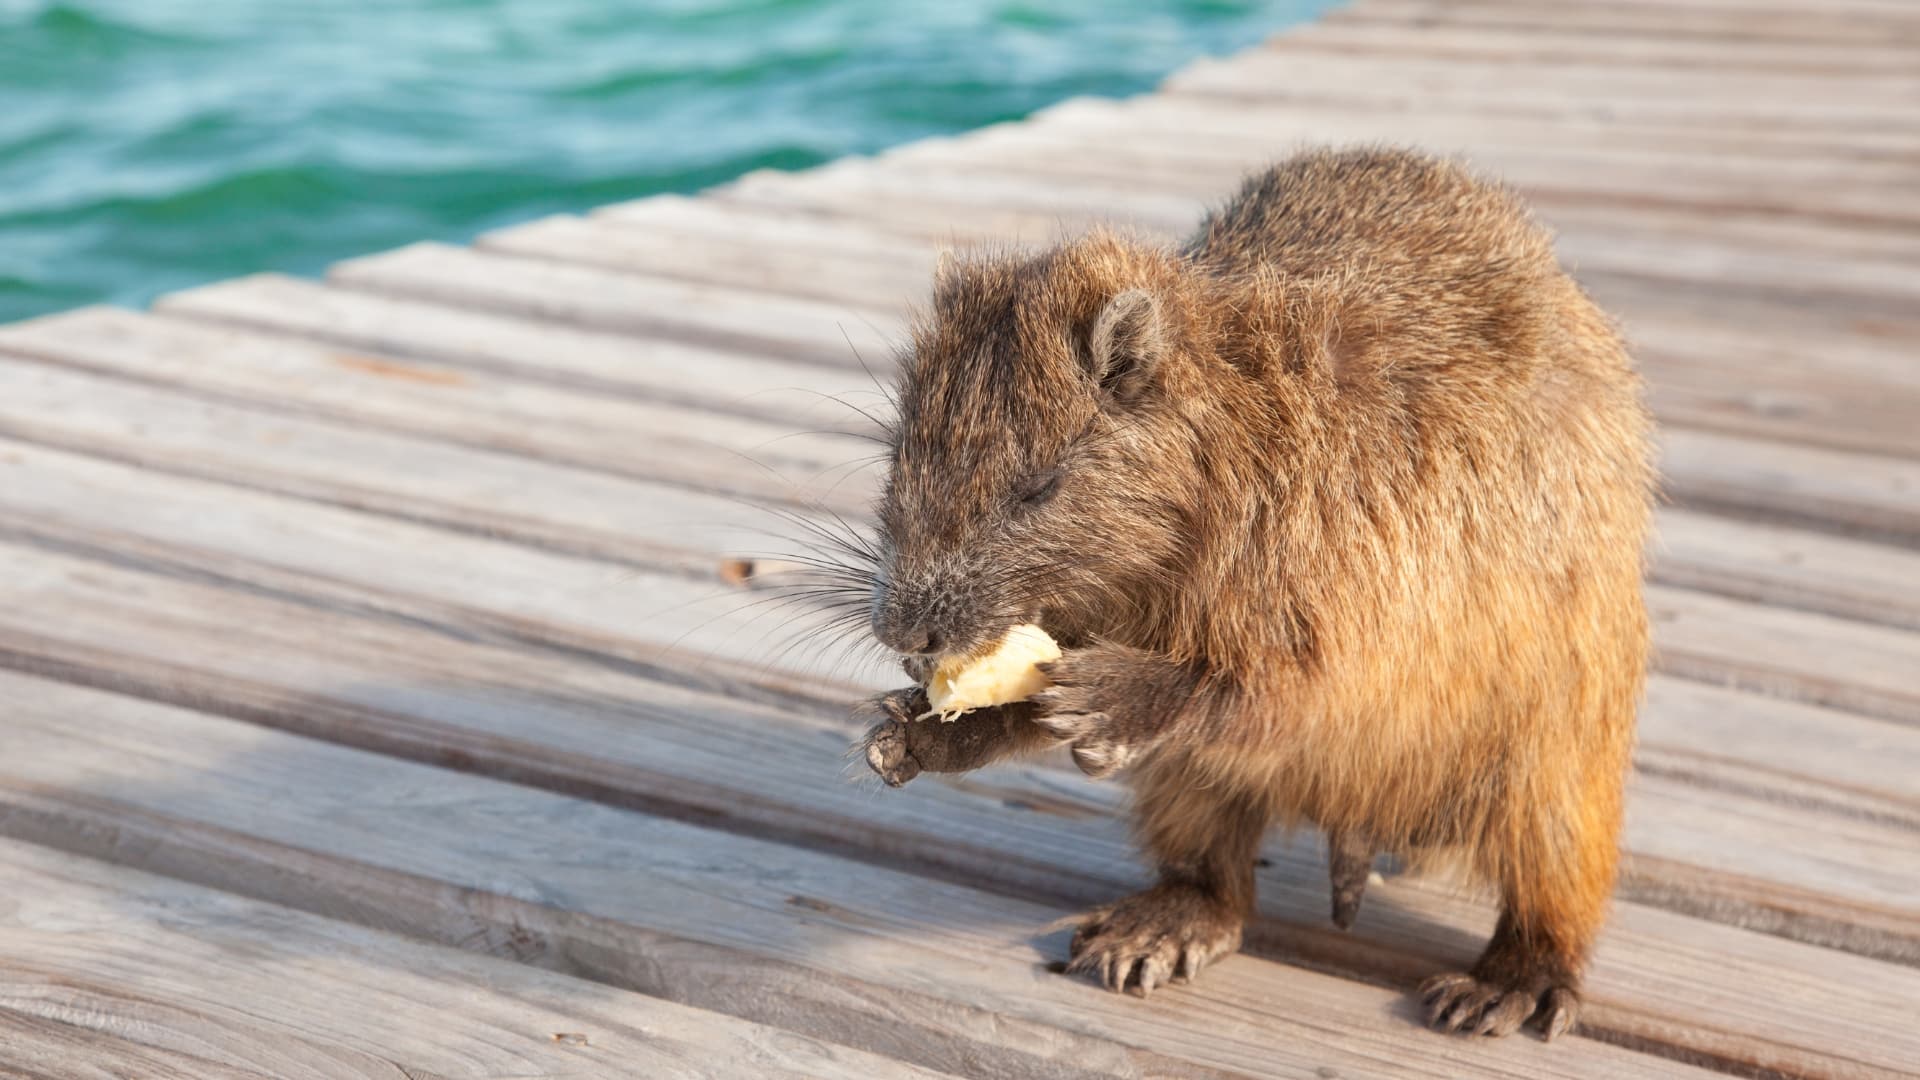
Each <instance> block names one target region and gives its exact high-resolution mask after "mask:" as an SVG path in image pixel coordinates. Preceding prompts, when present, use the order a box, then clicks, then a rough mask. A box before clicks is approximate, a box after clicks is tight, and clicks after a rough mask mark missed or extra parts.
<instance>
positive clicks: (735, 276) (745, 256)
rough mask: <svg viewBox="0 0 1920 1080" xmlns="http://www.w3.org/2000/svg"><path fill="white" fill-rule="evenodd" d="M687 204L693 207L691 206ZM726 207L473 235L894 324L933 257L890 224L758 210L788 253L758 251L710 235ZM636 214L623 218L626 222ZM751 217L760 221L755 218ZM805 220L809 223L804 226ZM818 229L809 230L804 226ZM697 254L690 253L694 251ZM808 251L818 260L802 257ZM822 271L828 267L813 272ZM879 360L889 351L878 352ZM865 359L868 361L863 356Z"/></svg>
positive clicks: (542, 254)
mask: <svg viewBox="0 0 1920 1080" xmlns="http://www.w3.org/2000/svg"><path fill="white" fill-rule="evenodd" d="M687 205H692V206H699V207H701V208H702V209H701V211H700V212H699V213H689V212H687V211H686V209H685V207H686V206H687ZM727 216H729V215H728V213H727V212H726V211H717V208H715V207H712V206H710V205H709V204H707V203H705V202H697V203H691V204H682V203H677V202H668V203H667V205H666V206H665V207H658V208H652V209H651V211H650V212H648V213H646V214H645V218H644V220H645V228H644V230H643V229H640V228H622V227H612V228H610V227H608V226H607V225H605V224H601V223H600V222H599V221H597V220H590V219H587V218H578V217H571V216H565V215H562V216H555V217H550V218H542V219H541V220H539V221H534V222H529V223H527V224H525V225H516V226H513V227H512V228H507V229H500V230H497V231H495V232H491V233H487V234H485V235H483V236H481V237H480V238H479V239H478V240H476V241H475V242H474V246H475V247H478V248H480V249H481V250H483V251H494V252H500V253H502V254H509V255H522V256H529V257H534V258H545V259H552V260H555V261H559V262H568V263H579V264H582V265H588V266H602V267H607V268H609V269H614V270H625V271H632V272H636V273H643V274H650V275H658V276H662V277H670V278H679V279H684V280H689V281H706V282H713V283H716V284H720V285H725V286H728V287H731V288H741V289H751V290H758V291H763V292H772V293H778V294H782V295H787V296H798V297H810V298H814V299H819V300H825V301H828V302H831V303H835V304H848V305H858V308H859V310H862V311H873V312H875V313H878V314H881V315H884V316H885V318H886V320H887V322H888V323H897V321H898V319H899V312H900V310H901V309H902V308H903V306H904V305H906V304H907V303H908V302H909V301H917V300H919V299H921V295H922V294H923V293H925V292H926V290H927V282H928V281H929V279H930V271H931V270H932V266H933V245H931V244H924V245H923V244H920V243H917V242H915V241H914V240H912V239H911V238H908V237H903V236H901V235H899V234H897V233H865V232H863V231H862V230H860V229H858V228H857V227H856V226H853V225H852V224H851V223H849V224H848V226H847V227H845V228H842V227H841V226H840V224H839V223H837V222H836V223H832V224H829V223H826V222H812V223H807V222H804V220H803V219H799V218H795V217H791V216H789V217H784V218H772V219H763V220H767V221H769V223H770V224H772V225H774V226H775V227H776V228H777V229H778V233H777V235H776V236H769V235H767V234H766V233H765V232H764V231H763V232H761V233H760V235H759V239H760V240H761V241H762V242H763V243H765V244H766V245H767V246H768V249H770V250H772V251H775V252H778V253H779V254H781V255H784V256H787V257H786V258H781V259H775V260H769V259H766V258H763V257H756V252H755V251H754V250H753V249H752V248H751V247H750V246H745V245H738V244H721V245H711V244H708V243H707V242H706V241H707V238H708V236H709V235H710V233H711V229H712V227H713V225H714V224H715V221H716V219H724V218H726V217H727ZM638 223H639V222H638V221H636V220H633V219H631V218H630V219H628V220H626V221H625V222H624V224H627V225H635V224H638ZM756 224H758V223H756ZM809 224H810V225H811V226H812V227H811V228H808V227H806V226H807V225H809ZM815 233H818V234H824V235H818V236H815V235H810V234H815ZM696 253H697V254H696ZM807 255H811V256H813V258H814V259H815V260H817V261H816V262H813V263H808V262H806V261H804V257H805V256H807ZM822 270H826V271H827V272H828V273H830V274H831V279H830V280H828V281H824V282H822V281H818V280H817V278H818V276H819V274H820V273H821V272H822ZM878 360H879V363H880V364H884V363H885V362H886V360H887V357H886V356H885V355H884V354H883V355H882V356H881V357H879V358H878ZM870 362H872V361H871V360H870Z"/></svg>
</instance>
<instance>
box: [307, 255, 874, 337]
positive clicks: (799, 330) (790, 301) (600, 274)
mask: <svg viewBox="0 0 1920 1080" xmlns="http://www.w3.org/2000/svg"><path fill="white" fill-rule="evenodd" d="M327 278H328V280H329V281H333V282H336V283H339V284H343V285H348V286H351V287H354V288H360V289H369V290H374V291H380V292H392V293H397V294H399V295H404V296H415V297H425V298H430V299H435V300H442V301H447V302H452V303H457V304H466V305H469V306H475V307H483V308H489V309H495V310H508V311H517V312H520V313H522V314H527V315H533V316H537V317H539V318H543V319H550V320H553V321H556V322H563V323H567V324H571V325H576V326H585V327H588V328H591V329H597V330H607V331H615V332H619V333H627V334H635V335H639V336H643V337H650V338H651V337H666V338H677V339H682V340H687V341H693V342H696V343H699V344H703V345H709V346H716V347H722V348H746V349H756V350H762V351H774V352H777V353H779V354H780V355H783V356H788V357H791V358H793V359H796V360H801V359H804V360H809V361H813V362H816V363H822V364H828V365H833V366H838V367H855V368H857V367H858V366H859V361H858V356H859V355H861V354H864V355H868V356H885V355H887V352H888V350H889V349H890V348H891V347H892V346H893V344H894V341H895V337H896V334H897V331H898V329H899V328H898V326H897V325H892V324H889V323H888V322H886V321H885V320H886V318H887V313H885V312H882V311H875V310H871V309H867V308H861V307H855V306H853V305H850V304H843V303H836V304H823V303H819V302H816V301H808V300H803V299H800V298H797V297H788V296H780V295H777V294H770V293H769V294H757V295H751V294H744V293H741V292H739V291H735V290H720V289H714V288H712V287H709V286H705V285H701V284H700V283H698V282H691V281H680V280H674V279H671V278H658V277H648V276H645V275H641V274H619V273H609V272H607V271H605V270H597V269H594V268H591V267H581V266H568V265H565V264H561V263H552V262H547V261H544V260H539V259H521V258H511V257H507V256H503V255H493V254H487V253H484V252H478V251H470V250H467V249H465V248H457V247H449V246H447V245H445V244H414V245H412V246H410V247H404V248H400V249H399V250H397V251H389V252H384V253H382V254H379V255H368V256H364V257H362V258H358V259H349V260H348V261H346V262H343V263H337V264H335V265H334V267H333V269H332V270H330V271H329V272H328V274H327ZM829 342H830V343H832V344H825V343H829Z"/></svg>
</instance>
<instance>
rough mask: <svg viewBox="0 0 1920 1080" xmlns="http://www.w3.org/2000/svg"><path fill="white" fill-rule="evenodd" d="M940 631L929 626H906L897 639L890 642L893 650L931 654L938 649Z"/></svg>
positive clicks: (924, 654) (920, 654)
mask: <svg viewBox="0 0 1920 1080" xmlns="http://www.w3.org/2000/svg"><path fill="white" fill-rule="evenodd" d="M940 641H941V638H940V632H939V631H938V630H935V629H934V628H933V627H931V626H913V627H908V628H907V629H906V630H905V631H903V632H902V633H901V634H900V637H899V639H898V640H896V641H893V642H890V643H889V644H891V645H892V646H893V647H894V649H895V651H897V652H903V653H911V654H915V655H918V656H931V655H933V654H934V653H937V652H939V651H940Z"/></svg>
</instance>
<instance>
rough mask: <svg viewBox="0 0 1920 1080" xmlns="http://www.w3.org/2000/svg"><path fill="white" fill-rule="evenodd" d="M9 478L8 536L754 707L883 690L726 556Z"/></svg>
mask: <svg viewBox="0 0 1920 1080" xmlns="http://www.w3.org/2000/svg"><path fill="white" fill-rule="evenodd" d="M0 476H4V477H5V479H6V483H5V484H4V485H3V486H0V530H12V531H15V532H18V533H25V534H29V535H32V536H35V537H37V538H39V539H40V540H41V541H42V542H44V543H48V544H53V545H57V546H61V547H68V548H73V549H77V550H91V551H97V552H99V553H101V554H103V555H107V556H108V557H111V558H115V559H119V560H125V561H128V562H131V563H135V564H145V565H153V566H158V567H164V568H168V569H169V570H170V571H171V572H174V573H178V574H185V575H189V576H194V577H200V578H202V579H205V580H213V581H225V582H228V583H231V584H235V585H240V586H242V587H244V588H248V589H257V590H262V591H265V592H268V593H277V594H281V595H297V596H302V597H305V598H307V599H308V600H309V601H310V602H312V603H317V604H322V605H325V606H330V607H334V608H337V609H342V610H350V611H363V612H378V613H382V614H384V615H386V616H389V617H394V618H401V619H407V620H412V621H416V622H420V623H423V624H426V625H433V626H439V627H443V628H446V629H447V630H448V631H449V632H455V633H460V634H466V635H475V636H479V637H481V638H483V639H487V640H494V641H502V642H513V643H515V644H516V645H519V646H521V647H531V648H545V649H554V650H559V651H562V652H566V653H571V654H575V655H584V656H590V657H596V658H598V659H599V660H600V662H603V663H609V664H616V665H623V666H635V667H638V668H641V669H644V670H647V671H651V672H655V673H660V674H663V675H664V674H668V673H672V674H674V675H676V676H677V677H682V678H688V679H694V680H699V681H703V682H707V683H709V684H714V683H718V684H722V685H728V686H732V687H735V688H736V689H738V690H739V691H740V692H742V693H752V692H754V689H753V688H754V687H755V686H767V687H775V688H778V687H787V686H790V685H792V684H793V683H794V682H796V681H805V679H806V678H814V679H829V680H839V679H844V680H849V682H844V683H842V682H837V681H836V682H833V683H829V685H837V686H839V687H840V693H841V694H843V695H844V694H850V693H852V689H851V688H852V686H855V685H871V684H872V683H873V682H875V681H877V680H880V679H884V678H886V677H887V674H886V669H885V668H883V667H880V666H877V665H875V664H873V663H872V662H871V661H870V660H868V659H866V658H864V657H862V658H860V659H858V660H855V659H854V658H853V657H845V658H842V657H840V656H837V655H836V654H834V653H833V652H831V651H829V650H827V649H826V648H825V647H824V645H823V643H821V642H817V641H811V640H808V639H806V638H805V637H803V636H802V637H796V636H794V635H795V634H797V633H798V632H799V631H798V629H792V628H789V629H792V632H791V633H790V632H789V630H788V629H782V622H783V620H784V619H785V618H786V616H787V614H789V613H788V612H785V611H783V610H782V608H781V607H780V605H778V604H774V605H768V604H767V603H764V602H763V601H765V600H766V598H765V597H760V596H755V595H753V594H751V593H749V592H747V591H745V590H743V589H741V588H739V587H738V586H736V585H733V584H730V583H728V582H727V581H725V580H724V578H723V576H722V574H721V573H720V566H719V563H720V553H718V552H716V553H715V556H714V558H713V560H712V562H711V563H710V566H709V569H708V571H707V572H706V573H705V574H704V575H702V576H691V575H685V576H683V575H675V574H667V573H662V572H660V571H657V570H651V569H645V568H635V567H632V566H618V565H612V564H608V563H604V562H599V561H596V560H590V559H583V558H577V557H572V556H567V555H561V554H558V553H552V552H545V551H539V550H534V549H530V548H525V547H521V546H518V545H514V544H510V543H505V542H501V541H498V540H492V539H487V538H483V537H474V536H465V535H460V534H456V533H448V532H443V531H440V530H436V529H432V528H429V527H426V526H423V525H419V524H414V523H411V522H406V521H398V520H393V519H390V518H384V517H376V516H372V515H368V514H360V513H354V512H351V511H347V510H343V509H339V508H335V507H329V506H323V505H317V504H313V503H307V502H303V501H300V500H296V499H291V498H287V497H283V496H277V495H271V494H267V493H263V492H256V491H246V490H241V489H237V488H232V487H229V486H226V485H222V484H215V483H208V482H205V481H200V480H193V479H189V478H186V477H171V476H158V475H154V474H151V473H145V472H142V471H140V470H138V469H134V468H130V467H127V466H124V465H120V464H117V463H112V462H106V461H100V460H97V459H90V458H86V457H82V456H80V455H76V454H71V453H68V452H65V451H60V450H52V449H46V448H41V447H36V446H32V445H30V444H26V443H13V442H8V441H6V440H4V439H0ZM129 506H138V507H139V508H140V510H139V513H137V514H128V513H127V507H129ZM663 528H666V529H669V530H670V529H671V526H670V525H668V526H663ZM807 625H810V624H809V623H807V622H805V621H803V622H802V623H801V627H802V628H804V627H805V626H807ZM776 659H778V660H779V661H781V663H780V665H779V667H778V668H776V665H775V663H774V661H775V660H776ZM796 676H798V677H799V678H798V680H796Z"/></svg>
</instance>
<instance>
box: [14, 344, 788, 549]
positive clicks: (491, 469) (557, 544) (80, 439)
mask: <svg viewBox="0 0 1920 1080" xmlns="http://www.w3.org/2000/svg"><path fill="white" fill-rule="evenodd" d="M0 386H4V387H5V390H4V393H0V437H4V438H6V439H10V440H19V441H24V442H29V443H36V444H40V445H43V446H50V447H54V448H58V449H62V450H68V451H72V452H75V453H80V454H86V455H89V456H92V457H99V458H105V459H108V460H110V461H117V462H120V463H122V464H125V465H131V466H137V467H139V468H141V469H145V470H152V471H155V472H159V473H174V474H178V475H182V476H189V477H195V478H198V479H202V480H217V481H220V482H223V483H230V484H238V485H240V486H242V487H248V488H253V489H256V490H262V491H270V492H275V493H279V494H285V495H294V496H298V497H299V498H302V499H309V500H312V501H315V502H321V503H328V504H332V505H335V506H339V507H344V508H347V509H351V510H363V511H371V512H374V513H379V514H384V515H387V516H390V517H396V518H400V519H403V520H408V521H416V522H427V523H431V524H434V525H438V526H441V527H444V528H451V529H455V530H457V531H460V532H467V533H474V534H478V535H481V536H486V537H497V538H501V539H508V540H513V541H515V542H517V543H521V544H528V545H531V546H534V547H539V548H548V549H552V550H556V551H562V552H566V553H569V554H575V555H585V556H588V557H590V558H594V559H599V560H603V561H607V562H611V563H616V564H621V565H625V566H629V567H644V568H646V569H649V570H664V571H669V572H671V573H674V574H679V575H685V576H693V577H697V578H702V579H708V580H712V579H713V578H714V569H715V567H714V560H715V558H716V556H717V555H723V554H747V553H756V552H765V551H768V550H769V549H772V548H778V547H780V546H782V545H783V544H788V543H791V541H792V539H793V537H794V535H795V534H797V533H800V532H802V529H801V528H800V526H798V525H796V524H795V523H794V521H793V520H792V519H791V518H789V517H788V516H786V514H787V513H789V512H785V511H779V510H776V509H775V508H772V507H766V506H757V505H752V504H749V503H747V502H744V501H742V500H740V499H737V498H733V497H729V496H724V495H709V494H705V493H702V492H699V491H693V490H689V489H687V488H683V487H676V486H673V485H670V484H664V483H655V482H650V481H644V480H635V479H628V478H625V477H620V476H613V475H609V474H607V473H605V472H600V471H597V470H592V469H577V468H569V467H567V466H563V465H556V464H552V463H550V462H546V461H542V460H539V459H537V458H528V457H522V456H520V455H517V454H513V453H507V452H500V451H489V450H479V449H475V448H472V447H469V446H462V445H458V444H454V443H447V442H441V441H436V440H433V439H422V438H413V437H410V436H405V435H395V434H391V433H388V432H384V431H374V430H369V429H367V428H365V427H357V426H354V425H351V424H347V423H341V422H338V421H333V420H321V419H312V418H309V417H304V416H295V415H288V414H286V413H281V412H271V411H266V410H262V409H256V408H249V407H247V406H244V405H235V404H230V403H228V402H225V401H219V400H214V399H211V398H207V397H200V396H194V395H192V394H188V393H183V392H180V391H177V390H172V389H167V388H162V387H155V386H149V385H144V384H141V383H135V382H129V381H126V380H123V379H118V378H112V377H108V376H102V375H96V374H93V373H92V372H89V371H84V370H80V369H76V368H68V367H61V366H57V365H52V364H38V363H31V362H27V361H22V360H17V359H14V358H11V357H5V356H0ZM4 456H5V452H4V451H0V458H3V457H4ZM401 464H404V467H397V466H399V465H401ZM790 513H794V514H801V513H803V512H802V511H791V512H790Z"/></svg>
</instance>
